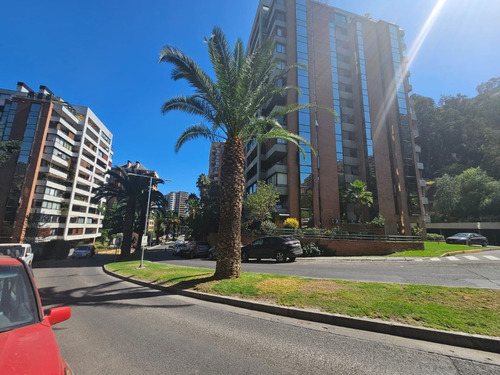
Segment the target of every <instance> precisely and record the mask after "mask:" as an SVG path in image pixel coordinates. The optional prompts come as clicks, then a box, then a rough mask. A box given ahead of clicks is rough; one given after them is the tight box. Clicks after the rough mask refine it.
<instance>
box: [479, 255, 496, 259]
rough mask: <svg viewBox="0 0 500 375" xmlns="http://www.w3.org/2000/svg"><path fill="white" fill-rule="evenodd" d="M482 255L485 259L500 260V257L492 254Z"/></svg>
mask: <svg viewBox="0 0 500 375" xmlns="http://www.w3.org/2000/svg"><path fill="white" fill-rule="evenodd" d="M483 257H485V258H486V259H489V260H500V258H497V257H495V256H493V255H483Z"/></svg>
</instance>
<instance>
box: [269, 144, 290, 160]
mask: <svg viewBox="0 0 500 375" xmlns="http://www.w3.org/2000/svg"><path fill="white" fill-rule="evenodd" d="M286 154H287V145H286V144H285V143H275V144H274V145H272V146H271V147H270V148H269V150H266V153H265V154H264V157H263V160H265V162H266V164H267V163H276V162H277V161H279V160H282V159H283V158H284V157H286Z"/></svg>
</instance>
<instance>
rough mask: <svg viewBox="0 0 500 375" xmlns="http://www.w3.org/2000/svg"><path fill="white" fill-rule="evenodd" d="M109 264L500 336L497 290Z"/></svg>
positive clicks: (177, 282) (287, 301)
mask: <svg viewBox="0 0 500 375" xmlns="http://www.w3.org/2000/svg"><path fill="white" fill-rule="evenodd" d="M144 264H145V267H144V268H142V269H139V268H138V266H139V262H138V261H128V262H118V263H110V264H108V265H106V267H107V269H108V270H110V271H112V272H116V273H118V274H120V275H123V276H128V277H134V278H137V279H139V280H143V281H150V282H153V283H157V284H160V285H165V286H172V287H176V288H181V289H192V290H196V291H200V292H205V293H212V294H217V295H221V296H231V297H239V298H243V299H250V300H258V301H263V302H267V303H274V304H277V305H281V306H289V307H297V308H304V309H313V310H318V311H322V312H327V313H334V314H344V315H348V316H354V317H367V318H374V319H382V320H385V321H392V322H400V323H405V324H410V325H414V326H421V327H429V328H436V329H442V330H449V331H459V332H466V333H474V334H482V335H489V336H500V291H499V290H491V289H473V288H447V287H439V286H427V285H412V284H389V283H368V282H353V281H340V280H331V279H311V278H302V277H291V276H282V275H272V274H258V273H246V272H245V273H242V275H241V277H240V278H239V279H237V280H213V274H214V271H213V270H209V269H204V268H191V267H180V266H172V265H168V264H162V263H152V262H148V261H146V262H145V263H144Z"/></svg>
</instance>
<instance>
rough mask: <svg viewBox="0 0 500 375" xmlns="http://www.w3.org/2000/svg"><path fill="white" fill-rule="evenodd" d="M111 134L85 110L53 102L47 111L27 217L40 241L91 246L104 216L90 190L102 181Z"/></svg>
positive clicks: (108, 160)
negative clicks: (36, 220)
mask: <svg viewBox="0 0 500 375" xmlns="http://www.w3.org/2000/svg"><path fill="white" fill-rule="evenodd" d="M112 139H113V135H112V134H111V132H110V131H109V130H108V129H107V128H106V126H105V125H104V124H103V123H102V122H101V121H100V120H99V118H98V117H97V116H96V115H95V114H94V113H93V112H92V110H91V109H90V108H88V107H84V106H77V105H69V104H68V103H66V102H64V101H62V100H60V101H57V100H52V112H51V115H50V122H49V127H48V129H47V135H46V138H45V143H44V144H43V149H42V156H41V162H40V168H39V173H38V177H37V179H36V182H35V184H36V186H35V191H34V195H33V202H32V205H31V213H32V214H35V216H36V215H38V216H40V218H41V222H40V223H39V224H38V225H39V228H38V234H39V236H38V238H37V240H39V241H49V240H52V239H64V240H68V241H74V240H81V241H86V242H87V241H88V242H92V241H94V240H95V239H96V238H98V237H99V236H100V235H101V233H100V229H101V227H102V219H103V215H101V214H100V212H99V208H98V205H96V204H93V203H91V198H92V196H93V195H92V189H94V188H97V187H98V186H101V185H103V184H104V183H106V182H107V179H108V177H109V176H108V175H106V172H107V171H108V170H109V169H110V168H111V163H112V158H113V151H112V150H111V145H112Z"/></svg>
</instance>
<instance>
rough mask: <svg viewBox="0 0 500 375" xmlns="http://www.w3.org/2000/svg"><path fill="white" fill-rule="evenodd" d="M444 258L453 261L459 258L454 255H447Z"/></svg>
mask: <svg viewBox="0 0 500 375" xmlns="http://www.w3.org/2000/svg"><path fill="white" fill-rule="evenodd" d="M446 259H449V260H454V261H456V260H460V259H458V258H457V257H454V256H449V257H446Z"/></svg>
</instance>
